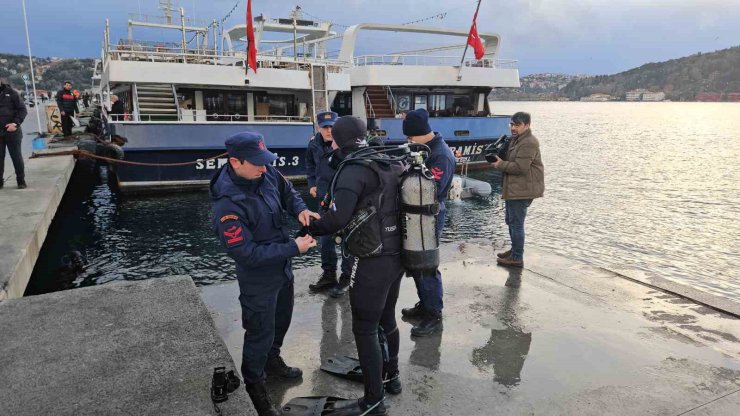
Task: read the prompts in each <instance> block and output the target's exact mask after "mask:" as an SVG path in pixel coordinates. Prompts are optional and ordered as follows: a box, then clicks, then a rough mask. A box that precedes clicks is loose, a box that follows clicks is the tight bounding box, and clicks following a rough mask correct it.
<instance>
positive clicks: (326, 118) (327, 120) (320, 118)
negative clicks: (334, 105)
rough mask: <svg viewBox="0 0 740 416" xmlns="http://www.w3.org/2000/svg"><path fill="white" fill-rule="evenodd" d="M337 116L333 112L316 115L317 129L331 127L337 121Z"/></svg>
mask: <svg viewBox="0 0 740 416" xmlns="http://www.w3.org/2000/svg"><path fill="white" fill-rule="evenodd" d="M337 117H339V114H337V113H335V112H333V111H324V112H323V113H319V114H316V123H317V124H318V125H319V127H326V126H333V125H334V123H335V122H336V121H337Z"/></svg>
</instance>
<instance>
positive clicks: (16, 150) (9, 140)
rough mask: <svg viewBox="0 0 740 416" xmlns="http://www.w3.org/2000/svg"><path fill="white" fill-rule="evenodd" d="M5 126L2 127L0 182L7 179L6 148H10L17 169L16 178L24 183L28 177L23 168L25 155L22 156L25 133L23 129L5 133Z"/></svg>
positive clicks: (0, 135) (0, 134)
mask: <svg viewBox="0 0 740 416" xmlns="http://www.w3.org/2000/svg"><path fill="white" fill-rule="evenodd" d="M3 127H4V126H0V129H2V131H0V182H2V181H3V179H4V178H5V148H6V147H7V148H8V153H10V159H11V160H12V161H13V167H14V168H15V177H16V180H17V181H19V182H20V181H23V180H24V179H25V177H26V174H25V169H24V166H23V155H22V154H21V141H22V140H23V132H22V131H21V128H20V127H18V130H16V131H14V132H12V133H8V132H7V131H4V130H5V129H4V128H3Z"/></svg>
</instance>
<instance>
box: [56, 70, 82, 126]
mask: <svg viewBox="0 0 740 416" xmlns="http://www.w3.org/2000/svg"><path fill="white" fill-rule="evenodd" d="M57 107H59V114H60V115H61V117H62V133H63V134H64V136H65V137H66V136H71V135H72V125H73V123H72V117H74V116H75V115H76V114H77V113H79V112H80V109H79V107H78V106H77V97H75V96H74V94H73V93H72V82H70V81H65V82H64V88H62V89H61V90H59V91H57Z"/></svg>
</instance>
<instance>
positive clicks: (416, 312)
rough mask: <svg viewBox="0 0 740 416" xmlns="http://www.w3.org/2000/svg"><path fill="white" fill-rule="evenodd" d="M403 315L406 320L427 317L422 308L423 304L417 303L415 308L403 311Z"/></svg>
mask: <svg viewBox="0 0 740 416" xmlns="http://www.w3.org/2000/svg"><path fill="white" fill-rule="evenodd" d="M401 315H403V316H404V317H405V318H422V317H424V316H425V315H426V312H425V311H424V308H423V307H422V306H421V302H416V305H414V307H413V308H403V309H401Z"/></svg>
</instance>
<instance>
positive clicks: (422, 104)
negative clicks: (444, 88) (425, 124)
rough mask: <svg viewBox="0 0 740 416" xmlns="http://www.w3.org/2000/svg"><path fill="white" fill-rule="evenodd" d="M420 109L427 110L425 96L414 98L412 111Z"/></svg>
mask: <svg viewBox="0 0 740 416" xmlns="http://www.w3.org/2000/svg"><path fill="white" fill-rule="evenodd" d="M420 108H423V109H425V110H426V109H427V96H426V95H415V96H414V110H418V109H420Z"/></svg>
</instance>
